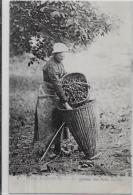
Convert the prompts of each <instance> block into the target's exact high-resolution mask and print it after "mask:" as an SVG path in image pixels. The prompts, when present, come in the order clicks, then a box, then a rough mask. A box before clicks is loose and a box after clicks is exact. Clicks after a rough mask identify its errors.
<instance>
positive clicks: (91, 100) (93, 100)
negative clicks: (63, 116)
mask: <svg viewBox="0 0 133 195" xmlns="http://www.w3.org/2000/svg"><path fill="white" fill-rule="evenodd" d="M90 102H93V103H94V102H96V99H90V100H88V102H87V103H88V104H89V103H90ZM85 107H86V104H85V105H82V106H79V107H78V108H72V110H67V109H65V108H60V107H59V106H58V107H57V109H58V110H60V111H68V112H72V111H73V110H79V109H84V108H85Z"/></svg>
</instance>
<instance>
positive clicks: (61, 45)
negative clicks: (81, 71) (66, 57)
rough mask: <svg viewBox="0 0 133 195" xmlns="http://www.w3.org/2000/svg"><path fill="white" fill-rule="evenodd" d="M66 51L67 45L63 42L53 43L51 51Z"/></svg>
mask: <svg viewBox="0 0 133 195" xmlns="http://www.w3.org/2000/svg"><path fill="white" fill-rule="evenodd" d="M60 52H68V47H67V46H66V45H65V44H64V43H55V44H54V46H53V51H52V53H53V54H54V53H60Z"/></svg>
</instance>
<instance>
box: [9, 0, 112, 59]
mask: <svg viewBox="0 0 133 195" xmlns="http://www.w3.org/2000/svg"><path fill="white" fill-rule="evenodd" d="M111 28H112V21H111V19H110V17H109V16H106V15H104V14H103V13H102V14H101V13H100V12H98V10H96V9H95V8H94V7H93V6H92V4H91V3H90V2H86V1H84V2H81V1H75V2H74V1H45V2H41V1H11V2H10V54H11V55H18V54H22V53H23V52H32V53H33V55H34V56H35V58H33V59H32V60H33V61H34V60H36V58H39V59H42V60H44V59H45V58H46V57H48V56H50V55H51V52H52V46H53V44H54V43H55V42H64V43H66V44H68V45H69V46H70V45H71V47H72V48H73V49H76V48H77V46H80V47H81V46H83V47H86V46H87V45H88V44H91V43H92V42H93V41H94V39H95V37H97V36H98V35H102V36H103V35H104V34H105V33H108V32H109V31H110V30H111ZM31 63H33V62H31Z"/></svg>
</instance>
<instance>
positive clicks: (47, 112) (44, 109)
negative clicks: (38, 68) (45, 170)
mask: <svg viewBox="0 0 133 195" xmlns="http://www.w3.org/2000/svg"><path fill="white" fill-rule="evenodd" d="M67 51H68V48H67V47H66V45H65V44H63V43H56V44H55V45H54V47H53V52H52V54H53V56H52V57H51V58H50V60H49V61H48V62H47V63H46V65H44V67H43V80H44V82H43V84H42V85H41V86H40V89H39V95H38V100H37V105H36V114H35V116H36V117H35V121H36V122H37V125H35V134H34V140H35V141H36V140H39V141H42V142H43V143H46V144H48V143H49V141H50V140H51V137H52V136H53V134H54V133H55V131H56V130H57V129H58V128H59V127H60V126H61V124H62V119H61V116H60V115H59V113H58V111H57V106H58V105H59V104H62V105H63V106H64V107H65V108H66V109H68V110H70V109H72V108H71V106H70V105H69V104H68V102H67V100H66V97H65V94H64V91H63V89H62V86H61V81H60V79H61V78H62V77H63V76H64V75H65V74H66V72H65V69H64V66H63V64H62V61H63V58H64V52H67ZM35 124H36V123H35ZM55 153H56V154H58V153H60V134H59V135H58V136H57V138H56V140H55Z"/></svg>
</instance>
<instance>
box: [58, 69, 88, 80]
mask: <svg viewBox="0 0 133 195" xmlns="http://www.w3.org/2000/svg"><path fill="white" fill-rule="evenodd" d="M73 74H79V75H82V76H84V78H85V80H86V83H87V78H86V76H85V75H84V74H83V73H80V72H71V73H67V74H65V75H64V76H63V77H62V78H61V82H62V81H63V79H64V78H65V77H67V76H69V75H73Z"/></svg>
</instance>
